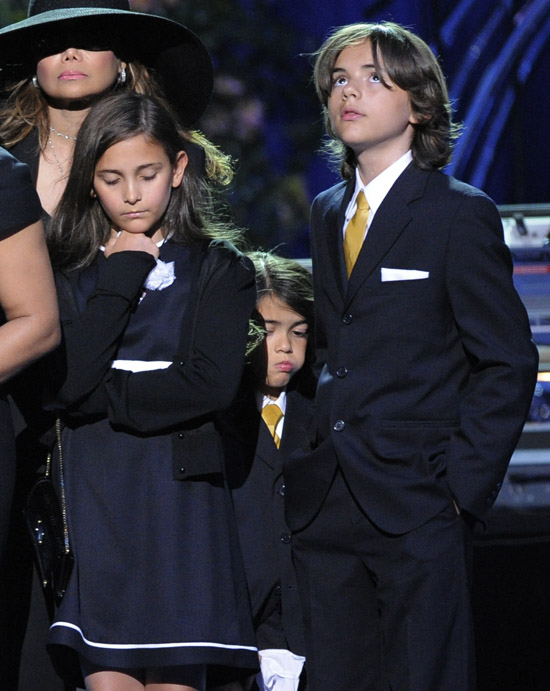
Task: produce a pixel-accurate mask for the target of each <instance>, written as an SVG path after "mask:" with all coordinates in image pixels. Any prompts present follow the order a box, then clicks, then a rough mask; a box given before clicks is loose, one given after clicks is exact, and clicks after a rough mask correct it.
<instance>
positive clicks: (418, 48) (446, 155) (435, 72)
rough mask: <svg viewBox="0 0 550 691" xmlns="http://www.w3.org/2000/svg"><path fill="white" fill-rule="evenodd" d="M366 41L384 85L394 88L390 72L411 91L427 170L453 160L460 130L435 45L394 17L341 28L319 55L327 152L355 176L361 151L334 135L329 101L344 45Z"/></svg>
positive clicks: (420, 158)
mask: <svg viewBox="0 0 550 691" xmlns="http://www.w3.org/2000/svg"><path fill="white" fill-rule="evenodd" d="M365 41H370V44H371V46H372V53H373V59H374V64H375V68H376V70H377V73H378V77H379V78H380V80H381V81H382V83H383V84H384V86H386V88H388V89H391V85H389V84H388V83H387V82H386V81H384V75H385V74H387V76H388V77H389V79H390V80H391V82H392V83H394V84H396V85H397V86H398V87H399V88H401V89H403V90H404V91H407V92H408V94H409V98H410V102H411V107H412V110H413V112H414V114H415V115H416V117H417V118H418V124H413V127H414V135H413V140H412V145H411V151H412V155H413V159H414V161H415V163H416V165H417V166H419V167H420V168H423V169H425V170H429V169H433V168H442V167H443V166H445V165H446V164H447V163H448V162H449V161H450V159H451V154H452V149H453V142H454V140H455V139H456V137H457V136H458V133H459V129H460V128H459V127H458V126H456V125H454V124H453V123H452V118H451V105H450V102H449V95H448V92H447V85H446V82H445V77H444V75H443V72H442V71H441V67H440V66H439V63H438V61H437V58H436V57H435V55H434V54H433V52H432V50H431V48H430V47H429V46H428V45H427V44H426V43H425V42H424V41H423V40H422V39H421V38H419V37H418V36H416V35H415V34H413V33H412V32H411V31H408V30H407V29H405V28H404V27H402V26H399V24H394V23H393V22H382V23H380V24H366V23H359V24H349V25H347V26H342V27H339V28H337V29H335V30H334V31H333V32H332V33H331V34H330V35H329V36H328V37H327V39H326V40H325V42H324V43H323V45H322V46H321V47H320V48H319V50H318V51H317V52H316V53H315V54H314V57H315V63H314V70H313V80H314V84H315V89H316V91H317V95H318V97H319V99H320V101H321V103H322V105H323V114H324V119H325V126H326V130H327V133H328V134H329V136H330V137H331V140H330V141H329V142H328V143H327V145H326V147H325V150H326V152H327V153H328V154H329V156H330V158H331V159H332V160H333V161H334V162H335V163H338V164H339V165H340V172H341V174H342V177H343V178H344V179H350V178H352V177H353V176H354V174H355V168H356V165H357V162H356V157H355V154H354V152H353V150H352V149H351V148H349V147H347V146H346V145H345V144H344V143H343V142H341V141H340V140H338V139H337V138H336V136H335V135H334V132H333V131H332V129H331V124H330V118H329V115H328V110H327V103H328V98H329V96H330V93H331V90H332V73H333V69H334V64H335V62H336V60H337V58H338V55H339V54H340V53H341V52H342V51H343V50H344V48H347V47H348V46H355V45H358V44H361V43H363V42H365Z"/></svg>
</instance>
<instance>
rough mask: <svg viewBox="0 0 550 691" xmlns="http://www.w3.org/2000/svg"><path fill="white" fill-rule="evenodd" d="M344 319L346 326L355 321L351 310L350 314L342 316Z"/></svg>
mask: <svg viewBox="0 0 550 691" xmlns="http://www.w3.org/2000/svg"><path fill="white" fill-rule="evenodd" d="M342 321H343V322H344V324H346V326H347V325H348V324H351V322H352V321H353V315H352V314H350V313H349V312H348V314H344V316H343V317H342Z"/></svg>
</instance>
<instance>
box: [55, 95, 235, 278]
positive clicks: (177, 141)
mask: <svg viewBox="0 0 550 691" xmlns="http://www.w3.org/2000/svg"><path fill="white" fill-rule="evenodd" d="M138 135H143V136H144V137H145V138H146V139H147V140H149V141H151V142H155V143H157V144H159V145H160V146H162V148H163V149H164V151H165V152H166V155H167V156H168V159H169V160H170V163H171V164H172V165H175V162H176V158H177V154H178V152H179V151H182V150H183V151H186V150H188V152H189V155H190V161H191V163H190V164H189V165H188V166H187V168H186V170H185V174H184V176H183V180H182V182H181V184H180V186H179V187H176V188H174V189H173V190H172V194H171V197H170V202H169V204H168V207H167V209H166V212H165V214H164V218H163V222H162V227H163V231H164V233H165V235H170V236H171V237H172V238H173V240H175V241H177V242H182V243H186V244H188V243H192V242H194V241H199V240H204V239H210V238H211V239H213V238H224V239H228V240H230V241H232V242H236V243H237V244H238V243H239V242H240V235H239V233H238V232H237V231H236V230H235V229H233V228H232V227H228V226H227V225H221V224H220V223H218V222H216V221H215V220H214V211H213V188H214V183H216V182H220V181H222V182H223V179H222V176H221V175H220V171H219V170H217V169H215V166H212V163H211V162H212V160H213V159H215V156H214V154H213V151H215V147H214V146H213V145H211V144H210V143H209V142H208V141H207V140H206V139H205V138H204V137H203V136H202V135H200V136H198V135H196V134H195V133H194V132H190V131H187V130H183V129H182V128H181V127H180V126H179V125H178V123H177V121H176V120H175V118H174V116H173V115H172V114H171V113H170V112H169V110H168V109H167V108H166V107H165V106H164V105H163V104H161V103H160V102H159V101H158V100H157V99H155V98H152V97H150V96H145V95H143V94H137V93H118V94H112V95H110V96H106V97H104V98H103V99H101V100H100V101H99V102H98V103H96V104H95V105H94V106H93V107H92V108H91V110H90V112H89V113H88V115H87V117H86V119H85V120H84V122H83V123H82V126H81V128H80V132H79V134H78V138H77V141H76V145H75V149H74V159H73V163H72V166H71V172H70V174H69V178H68V180H67V186H66V188H65V192H64V194H63V197H62V198H61V201H60V203H59V206H58V207H57V210H56V212H55V214H54V216H53V218H52V221H51V223H50V225H49V229H48V244H49V247H50V254H51V257H52V262H53V264H54V266H55V267H56V268H63V269H68V270H72V269H77V268H82V267H84V266H88V265H89V264H90V263H91V262H92V261H93V259H94V258H95V256H96V254H97V252H98V251H99V248H100V247H101V245H104V244H105V243H106V242H107V240H108V238H109V234H110V230H111V223H110V220H109V218H108V217H107V216H106V214H105V213H104V211H103V209H102V208H101V205H100V203H99V201H98V199H97V198H94V197H92V196H91V192H92V188H93V181H94V173H95V168H96V165H97V163H98V161H99V160H100V158H101V157H102V156H103V154H104V153H105V152H106V151H107V149H109V148H110V147H111V146H113V145H114V144H116V143H118V142H121V141H124V140H127V139H131V138H133V137H136V136H138ZM205 147H206V149H207V151H206V155H205V156H204V155H203V156H197V151H199V152H201V154H203V153H204V151H205ZM222 157H223V155H222ZM209 161H210V169H209Z"/></svg>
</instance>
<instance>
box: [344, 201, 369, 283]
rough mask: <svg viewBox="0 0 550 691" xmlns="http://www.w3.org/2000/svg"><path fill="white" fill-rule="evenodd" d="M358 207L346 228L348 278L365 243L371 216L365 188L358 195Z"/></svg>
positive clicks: (345, 255)
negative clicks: (368, 221)
mask: <svg viewBox="0 0 550 691" xmlns="http://www.w3.org/2000/svg"><path fill="white" fill-rule="evenodd" d="M356 203H357V209H356V210H355V213H354V215H353V217H352V218H351V220H350V222H349V223H348V226H347V228H346V233H345V236H344V258H345V260H346V270H347V272H348V278H349V276H350V274H351V272H352V269H353V267H354V265H355V262H356V261H357V257H358V256H359V252H360V251H361V247H362V245H363V238H364V237H365V229H366V227H367V219H368V217H369V211H370V206H369V203H368V201H367V198H366V197H365V193H364V192H363V190H361V192H359V194H358V195H357V200H356Z"/></svg>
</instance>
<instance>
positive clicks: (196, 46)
mask: <svg viewBox="0 0 550 691" xmlns="http://www.w3.org/2000/svg"><path fill="white" fill-rule="evenodd" d="M72 35H74V36H75V37H79V36H95V37H96V39H95V40H96V42H97V37H98V36H99V37H101V40H102V43H104V44H105V45H104V46H103V49H104V50H108V49H109V50H113V52H115V54H116V55H117V57H119V58H121V59H122V60H126V61H131V60H132V59H134V60H135V59H137V60H139V61H140V62H142V63H143V64H144V65H145V66H146V67H148V68H153V69H154V70H155V72H156V74H157V76H158V77H159V78H160V81H161V83H162V86H163V87H164V91H165V94H166V97H167V99H168V100H169V101H170V103H171V104H172V106H173V107H174V108H175V109H176V110H177V112H178V113H179V115H180V118H181V120H182V122H183V124H184V125H187V126H190V125H192V124H193V123H194V122H196V121H197V120H198V119H199V117H200V116H201V115H202V113H203V112H204V110H205V108H206V106H207V105H208V102H209V101H210V97H211V95H212V89H213V83H214V77H213V69H212V60H211V59H210V55H209V53H208V51H207V50H206V47H205V46H204V44H203V43H202V41H201V40H200V39H199V38H198V36H196V35H195V34H194V33H193V32H192V31H191V30H190V29H188V28H187V27H185V26H183V25H182V24H179V23H178V22H175V21H172V20H170V19H166V18H165V17H159V16H157V15H152V14H145V13H143V12H133V11H131V10H130V3H129V2H128V0H30V2H29V10H28V18H27V19H24V20H23V21H20V22H17V23H15V24H10V25H9V26H6V27H4V28H3V29H0V69H1V70H2V72H1V73H0V78H1V79H2V81H4V82H5V81H7V80H13V79H23V78H25V77H31V76H33V75H34V74H35V73H36V63H37V61H38V59H39V47H40V46H41V45H43V44H47V43H48V42H53V43H55V41H56V39H57V38H59V37H60V36H63V37H67V36H68V37H71V36H72ZM68 47H73V48H83V47H85V46H82V45H81V46H78V45H71V46H69V45H66V46H65V48H68ZM54 52H60V51H54Z"/></svg>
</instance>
